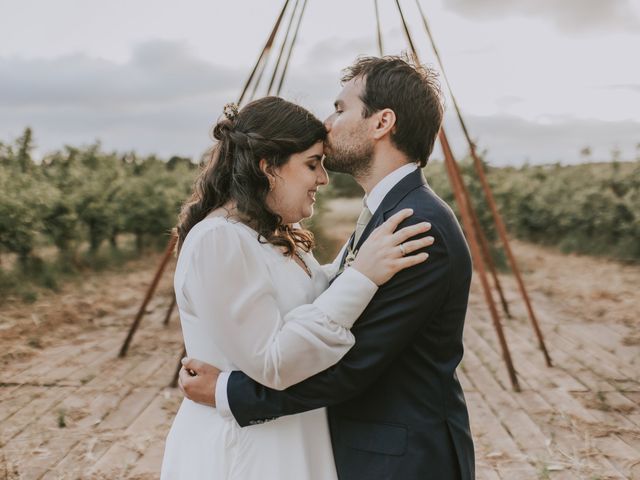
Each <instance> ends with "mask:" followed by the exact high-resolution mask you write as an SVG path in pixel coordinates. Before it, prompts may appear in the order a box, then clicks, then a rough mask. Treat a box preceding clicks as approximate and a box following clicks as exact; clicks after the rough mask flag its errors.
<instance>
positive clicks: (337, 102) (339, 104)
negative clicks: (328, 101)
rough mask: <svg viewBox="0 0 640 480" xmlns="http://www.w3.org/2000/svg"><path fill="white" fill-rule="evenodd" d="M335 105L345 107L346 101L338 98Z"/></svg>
mask: <svg viewBox="0 0 640 480" xmlns="http://www.w3.org/2000/svg"><path fill="white" fill-rule="evenodd" d="M333 106H334V107H335V108H338V107H343V106H344V102H343V101H342V100H336V101H335V102H333Z"/></svg>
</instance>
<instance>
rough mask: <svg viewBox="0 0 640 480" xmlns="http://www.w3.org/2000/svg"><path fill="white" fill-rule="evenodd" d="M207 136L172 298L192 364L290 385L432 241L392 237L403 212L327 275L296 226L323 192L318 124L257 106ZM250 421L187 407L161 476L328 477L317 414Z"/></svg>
mask: <svg viewBox="0 0 640 480" xmlns="http://www.w3.org/2000/svg"><path fill="white" fill-rule="evenodd" d="M214 137H215V138H216V139H217V140H218V142H217V144H216V146H215V148H214V151H213V155H212V158H211V161H210V162H209V164H208V165H207V166H206V167H205V169H204V170H203V171H202V173H201V175H200V177H199V178H198V180H197V181H196V184H195V189H194V193H193V196H192V198H191V200H190V201H189V202H188V203H187V204H186V205H185V207H184V208H183V211H182V213H181V215H180V221H179V224H178V227H177V231H178V250H179V256H178V263H177V267H176V272H175V279H174V288H175V293H176V299H177V304H178V307H179V311H180V320H181V323H182V331H183V335H184V342H185V345H186V349H187V354H188V355H189V356H190V357H196V358H198V359H201V360H203V361H205V362H208V363H211V364H213V365H215V366H217V367H218V368H220V369H222V370H228V371H231V370H242V371H243V372H245V373H246V374H247V375H249V376H250V377H252V378H253V379H254V380H256V381H257V382H259V383H261V384H263V385H266V386H269V387H271V388H275V389H285V388H287V387H289V386H291V385H293V384H295V383H298V382H300V381H302V380H304V379H306V378H308V377H310V376H312V375H314V374H316V373H318V372H320V371H322V370H325V369H326V368H328V367H330V366H331V365H333V364H335V363H336V362H337V361H338V360H340V358H342V356H343V355H345V353H347V351H348V350H349V349H350V348H351V347H352V346H353V344H354V337H353V335H352V334H351V332H350V330H349V329H350V328H351V326H352V325H353V323H354V322H355V321H356V319H357V318H358V317H359V316H360V314H361V313H362V312H363V310H364V309H365V307H366V306H367V304H368V303H369V301H370V300H371V298H372V297H373V295H374V294H375V293H376V291H377V289H378V286H379V285H381V284H383V283H385V282H386V281H387V280H389V279H390V278H391V277H392V276H393V275H394V274H395V273H397V272H398V271H400V270H402V269H404V268H407V267H410V266H413V265H416V264H418V263H420V262H423V261H425V260H426V259H427V254H424V253H420V254H416V255H409V256H406V257H403V253H410V252H414V251H415V250H418V249H421V248H424V247H425V246H427V245H429V244H430V243H431V242H432V241H433V239H432V238H431V237H425V238H423V239H420V240H413V241H408V242H407V241H406V240H408V239H409V238H410V237H411V236H413V235H416V234H419V233H423V232H425V231H427V230H428V228H429V227H428V225H427V224H424V223H422V224H418V225H417V226H416V225H414V226H412V227H407V228H405V229H402V230H398V231H397V232H396V231H395V230H396V228H397V227H398V225H399V224H400V223H401V222H402V221H403V220H404V219H406V218H407V217H409V216H410V215H411V213H412V212H411V210H403V211H401V212H399V213H397V214H396V215H395V216H393V217H391V218H389V219H388V220H387V222H386V223H385V224H383V225H382V226H381V227H379V228H378V230H377V231H375V232H374V233H373V234H372V235H371V236H369V238H368V239H367V240H366V242H364V244H363V245H362V247H361V248H360V251H359V252H358V254H357V256H356V257H355V259H354V260H353V261H352V263H351V265H350V266H349V267H347V268H346V269H345V270H344V272H343V273H342V274H341V275H339V276H337V277H336V275H337V273H338V266H339V264H340V259H341V257H342V255H339V256H338V258H337V259H336V261H335V262H334V263H333V264H330V265H325V266H321V265H319V264H318V262H317V261H316V260H315V259H314V257H313V255H312V253H311V251H312V249H313V247H314V241H313V236H312V234H311V233H310V232H309V231H307V230H305V229H304V228H302V227H301V226H300V225H299V224H298V222H299V221H300V220H302V219H304V218H308V217H310V216H311V215H312V214H313V205H314V203H315V200H316V193H317V190H318V187H319V186H322V185H326V184H327V183H328V177H327V172H326V170H325V169H324V166H323V141H324V140H325V137H326V130H325V128H324V126H323V124H322V122H320V121H319V120H318V119H317V118H315V117H314V116H313V115H312V114H311V113H309V112H308V111H306V110H305V109H303V108H302V107H300V106H298V105H295V104H293V103H290V102H287V101H285V100H283V99H281V98H277V97H266V98H262V99H260V100H256V101H254V102H252V103H250V104H248V105H246V106H245V107H244V108H243V109H242V110H241V111H240V112H238V111H237V109H235V108H234V107H233V106H227V107H225V118H223V119H222V120H221V121H220V122H219V123H218V124H217V125H216V126H215V128H214ZM394 232H395V233H394ZM401 244H403V245H402V246H400V245H401ZM351 256H353V255H351ZM334 277H336V278H335V281H333V283H331V286H329V283H330V280H331V279H333V278H334ZM256 423H258V422H256ZM259 423H261V424H256V425H253V426H251V427H247V428H240V427H239V426H238V424H237V423H236V422H235V420H234V419H233V418H227V417H222V416H220V415H219V414H218V413H217V410H216V409H215V408H211V407H208V406H203V405H200V404H197V403H195V402H192V401H191V400H189V399H186V398H185V399H184V401H183V402H182V405H181V406H180V409H179V411H178V413H177V415H176V418H175V420H174V422H173V425H172V427H171V431H170V432H169V435H168V437H167V441H166V446H165V453H164V460H163V464H162V474H161V478H162V479H165V480H174V479H183V480H198V479H211V480H214V479H215V480H222V479H238V480H252V479H256V480H257V479H261V480H262V479H269V480H276V479H278V480H306V479H310V480H334V479H336V478H337V477H336V471H335V466H334V461H333V455H332V450H331V443H330V438H329V429H328V425H327V421H326V416H325V411H324V409H318V410H314V411H310V412H306V413H302V414H299V415H292V416H287V417H282V418H278V419H277V420H274V421H271V422H267V423H263V422H259Z"/></svg>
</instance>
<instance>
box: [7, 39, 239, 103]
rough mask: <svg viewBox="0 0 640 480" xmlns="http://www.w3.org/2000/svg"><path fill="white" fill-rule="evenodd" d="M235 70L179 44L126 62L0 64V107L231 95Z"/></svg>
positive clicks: (159, 46)
mask: <svg viewBox="0 0 640 480" xmlns="http://www.w3.org/2000/svg"><path fill="white" fill-rule="evenodd" d="M240 77H241V72H240V71H239V70H233V69H231V68H229V67H218V66H215V65H211V64H209V63H207V62H205V61H203V60H200V59H198V58H196V57H195V56H193V55H192V54H191V52H190V50H189V49H188V47H187V45H186V44H185V43H182V42H169V41H150V42H145V43H142V44H140V45H138V46H136V47H135V48H134V49H133V54H132V56H131V58H130V60H129V61H127V62H126V63H123V64H119V63H116V62H113V61H108V60H103V59H99V58H93V57H89V56H87V55H83V54H76V55H69V56H64V57H60V58H55V59H31V60H25V59H20V58H10V59H0V105H2V106H5V107H6V106H14V107H37V106H63V105H64V106H75V107H85V108H92V107H105V108H107V109H109V110H112V109H114V108H116V107H118V108H126V109H131V108H136V107H137V106H140V105H144V104H148V103H155V102H172V101H176V100H180V99H183V98H190V97H195V96H199V95H206V94H211V93H214V92H220V93H221V92H228V91H230V90H231V91H234V93H235V89H236V88H237V84H238V82H239V79H240Z"/></svg>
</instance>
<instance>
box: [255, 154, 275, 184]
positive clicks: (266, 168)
mask: <svg viewBox="0 0 640 480" xmlns="http://www.w3.org/2000/svg"><path fill="white" fill-rule="evenodd" d="M258 165H259V166H260V170H262V173H264V175H265V177H267V180H269V190H273V187H274V185H275V184H276V176H275V174H274V172H273V165H269V164H268V163H267V160H266V159H264V158H261V159H260V163H259V164H258Z"/></svg>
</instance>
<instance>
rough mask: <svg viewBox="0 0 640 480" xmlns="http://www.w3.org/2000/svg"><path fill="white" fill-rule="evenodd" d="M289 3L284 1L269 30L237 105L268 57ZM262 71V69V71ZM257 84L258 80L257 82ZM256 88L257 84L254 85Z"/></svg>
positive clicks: (240, 103) (240, 102)
mask: <svg viewBox="0 0 640 480" xmlns="http://www.w3.org/2000/svg"><path fill="white" fill-rule="evenodd" d="M289 1H290V0H285V2H284V5H283V6H282V10H281V11H280V15H279V16H278V19H277V20H276V23H275V25H274V26H273V29H272V30H271V34H270V35H269V38H268V39H267V43H266V44H265V45H264V48H263V49H262V52H261V53H260V56H259V57H258V60H257V61H256V64H255V66H254V67H253V70H252V71H251V74H250V75H249V78H248V79H247V81H246V82H245V84H244V88H243V89H242V92H241V93H240V97H239V98H238V105H242V100H244V96H245V95H246V93H247V91H248V90H249V85H251V81H252V80H253V77H254V76H255V74H256V71H257V70H258V66H259V65H260V64H261V63H263V60H265V55H268V54H269V52H270V50H271V47H272V45H273V41H274V40H275V38H276V34H277V33H278V29H279V28H280V22H282V17H284V12H285V11H286V10H287V6H288V5H289ZM262 71H264V69H263V70H262ZM260 77H262V72H261V73H260ZM257 83H259V80H258V82H257ZM256 86H257V84H256ZM254 93H255V89H254Z"/></svg>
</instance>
